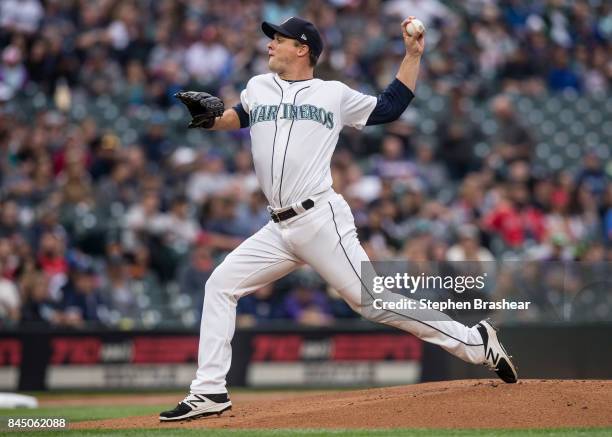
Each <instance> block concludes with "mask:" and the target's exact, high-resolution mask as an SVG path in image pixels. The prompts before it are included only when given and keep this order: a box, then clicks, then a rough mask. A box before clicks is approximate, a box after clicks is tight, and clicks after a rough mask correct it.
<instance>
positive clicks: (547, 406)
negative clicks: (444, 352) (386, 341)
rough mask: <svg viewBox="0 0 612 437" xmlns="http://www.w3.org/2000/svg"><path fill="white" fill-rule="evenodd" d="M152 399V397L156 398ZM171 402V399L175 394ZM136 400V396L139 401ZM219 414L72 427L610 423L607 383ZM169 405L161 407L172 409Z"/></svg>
mask: <svg viewBox="0 0 612 437" xmlns="http://www.w3.org/2000/svg"><path fill="white" fill-rule="evenodd" d="M158 401H159V398H158ZM175 401H176V400H175ZM138 402H142V397H140V399H139V400H138ZM232 402H233V404H234V408H233V410H232V411H228V412H225V413H224V414H223V415H222V416H221V417H217V416H214V417H208V418H202V419H196V420H193V421H190V422H178V423H160V422H159V420H158V418H157V416H140V417H124V418H121V419H111V420H96V421H88V422H79V423H74V424H73V425H72V426H71V428H75V429H77V428H78V429H85V428H89V429H92V428H97V429H99V428H106V429H111V428H112V429H119V428H164V427H167V428H266V429H271V428H559V427H589V426H612V414H611V410H610V405H612V381H593V380H589V381H568V380H525V381H521V382H519V383H518V384H504V383H502V382H498V381H494V380H467V381H448V382H435V383H426V384H416V385H409V386H402V387H391V388H377V389H370V390H358V391H342V392H324V393H317V394H313V393H301V394H300V393H296V394H292V396H291V397H288V396H287V394H286V393H284V394H279V396H278V397H275V396H273V395H270V394H269V393H267V394H264V395H261V396H254V395H253V394H246V395H243V396H240V395H236V396H233V397H232ZM171 406H172V405H171V404H170V405H168V407H171Z"/></svg>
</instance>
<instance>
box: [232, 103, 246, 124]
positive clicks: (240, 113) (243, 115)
mask: <svg viewBox="0 0 612 437" xmlns="http://www.w3.org/2000/svg"><path fill="white" fill-rule="evenodd" d="M232 109H233V110H234V111H236V114H238V118H239V119H240V129H242V128H243V127H249V114H248V113H247V112H246V111H245V110H244V108H243V107H242V103H238V104H237V105H236V106H232Z"/></svg>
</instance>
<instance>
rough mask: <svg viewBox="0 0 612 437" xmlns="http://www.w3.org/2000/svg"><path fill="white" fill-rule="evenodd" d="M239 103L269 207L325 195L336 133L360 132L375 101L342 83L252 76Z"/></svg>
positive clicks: (283, 205)
mask: <svg viewBox="0 0 612 437" xmlns="http://www.w3.org/2000/svg"><path fill="white" fill-rule="evenodd" d="M240 100H241V102H242V107H243V108H244V110H245V111H246V112H247V113H248V114H249V118H250V127H251V143H252V152H253V162H254V165H255V173H256V174H257V178H258V179H259V184H260V186H261V188H262V190H263V192H264V194H265V195H266V197H267V199H268V202H269V204H270V206H271V207H273V208H282V207H286V206H288V205H291V204H294V203H296V202H302V201H303V200H306V199H307V198H308V197H310V196H314V195H317V194H320V193H323V192H325V191H327V190H328V189H329V188H330V187H331V185H332V177H331V169H330V163H331V157H332V154H333V152H334V149H335V148H336V144H337V142H338V135H339V134H340V131H341V130H342V128H343V127H344V126H353V127H355V128H357V129H361V128H363V127H364V126H365V124H366V121H367V120H368V117H369V116H370V114H371V113H372V111H373V110H374V107H375V106H376V97H374V96H368V95H365V94H362V93H360V92H358V91H355V90H353V89H351V88H349V87H348V86H347V85H345V84H343V83H342V82H337V81H324V80H321V79H310V80H303V81H296V82H287V81H284V80H282V79H281V78H280V77H279V76H278V75H277V74H273V73H268V74H262V75H259V76H255V77H253V78H252V79H251V80H250V81H249V82H248V84H247V86H246V89H245V90H243V91H242V93H241V95H240Z"/></svg>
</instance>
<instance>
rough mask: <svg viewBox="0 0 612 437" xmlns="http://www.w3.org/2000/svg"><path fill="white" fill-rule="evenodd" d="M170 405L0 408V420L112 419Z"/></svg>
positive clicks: (159, 409) (144, 412) (166, 407)
mask: <svg viewBox="0 0 612 437" xmlns="http://www.w3.org/2000/svg"><path fill="white" fill-rule="evenodd" d="M168 407H172V405H144V406H143V405H93V406H87V405H83V406H69V407H66V406H63V407H59V406H58V407H40V408H36V409H18V410H10V409H0V422H2V423H5V421H6V419H7V418H9V417H14V418H17V417H58V418H64V419H67V420H68V421H69V422H80V421H82V420H97V419H112V418H115V417H126V416H144V415H146V414H157V413H159V412H160V411H163V410H167V409H168Z"/></svg>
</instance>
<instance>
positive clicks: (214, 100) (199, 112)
mask: <svg viewBox="0 0 612 437" xmlns="http://www.w3.org/2000/svg"><path fill="white" fill-rule="evenodd" d="M174 97H176V98H177V99H179V100H180V101H181V102H182V103H183V104H184V105H185V106H187V109H189V112H190V113H191V117H192V119H191V122H190V123H189V126H187V127H188V128H196V127H201V128H204V129H210V128H211V127H213V126H214V124H215V118H216V117H221V116H222V115H223V111H224V109H225V106H224V105H223V102H222V101H221V99H219V98H218V97H215V96H211V95H210V94H208V93H205V92H199V91H181V92H179V93H176V94H175V95H174Z"/></svg>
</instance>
